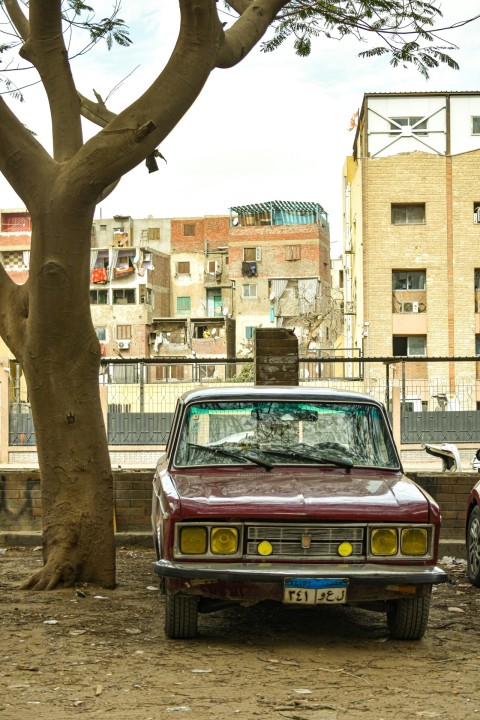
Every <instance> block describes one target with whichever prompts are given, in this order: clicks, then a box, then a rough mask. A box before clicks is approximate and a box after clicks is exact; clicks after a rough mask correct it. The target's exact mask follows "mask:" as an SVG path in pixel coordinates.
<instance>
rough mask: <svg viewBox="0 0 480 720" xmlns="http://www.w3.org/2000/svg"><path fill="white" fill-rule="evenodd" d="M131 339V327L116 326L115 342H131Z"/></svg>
mask: <svg viewBox="0 0 480 720" xmlns="http://www.w3.org/2000/svg"><path fill="white" fill-rule="evenodd" d="M131 339H132V326H131V325H117V340H131Z"/></svg>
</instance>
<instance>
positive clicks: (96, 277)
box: [90, 267, 108, 283]
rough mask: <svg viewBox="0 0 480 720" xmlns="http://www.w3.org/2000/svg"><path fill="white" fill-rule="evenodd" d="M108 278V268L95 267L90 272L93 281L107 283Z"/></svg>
mask: <svg viewBox="0 0 480 720" xmlns="http://www.w3.org/2000/svg"><path fill="white" fill-rule="evenodd" d="M107 279H108V278H107V268H104V267H103V268H93V270H92V271H91V273H90V282H91V283H106V282H107Z"/></svg>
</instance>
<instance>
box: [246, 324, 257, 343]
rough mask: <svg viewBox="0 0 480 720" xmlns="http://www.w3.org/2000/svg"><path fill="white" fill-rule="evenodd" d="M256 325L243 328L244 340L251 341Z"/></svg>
mask: <svg viewBox="0 0 480 720" xmlns="http://www.w3.org/2000/svg"><path fill="white" fill-rule="evenodd" d="M255 328H256V325H247V326H246V328H245V340H253V336H254V335H255Z"/></svg>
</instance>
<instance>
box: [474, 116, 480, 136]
mask: <svg viewBox="0 0 480 720" xmlns="http://www.w3.org/2000/svg"><path fill="white" fill-rule="evenodd" d="M472 135H480V115H473V116H472Z"/></svg>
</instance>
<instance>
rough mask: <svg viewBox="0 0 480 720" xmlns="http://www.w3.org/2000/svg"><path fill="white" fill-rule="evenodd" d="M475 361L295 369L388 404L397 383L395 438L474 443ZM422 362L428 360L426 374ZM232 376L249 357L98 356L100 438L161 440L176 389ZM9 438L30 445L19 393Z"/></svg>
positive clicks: (355, 361) (237, 376) (247, 368)
mask: <svg viewBox="0 0 480 720" xmlns="http://www.w3.org/2000/svg"><path fill="white" fill-rule="evenodd" d="M477 362H478V361H477V359H476V358H422V359H421V361H419V359H418V358H415V359H407V358H403V359H398V358H358V357H357V358H351V357H349V358H345V357H343V358H342V357H336V356H333V354H332V356H331V357H326V356H325V355H322V356H319V357H318V358H304V359H302V360H301V361H300V368H299V376H300V384H301V385H306V386H315V387H323V388H329V387H331V388H336V389H342V390H351V391H356V392H363V393H367V394H369V395H371V396H372V397H375V398H376V399H377V400H380V401H381V402H383V403H385V405H386V407H387V409H388V410H389V411H390V412H392V410H393V397H394V395H395V389H397V396H398V397H399V399H400V410H401V412H400V417H401V428H400V438H401V443H402V445H403V444H407V445H408V444H417V443H425V442H431V443H441V442H456V443H478V444H480V402H479V399H477V398H480V385H479V381H478V380H477V378H476V374H477ZM425 363H429V365H428V377H425V375H426V370H427V365H426V364H425ZM452 367H453V368H454V372H452ZM422 368H423V371H425V372H423V375H424V377H416V376H415V373H417V374H418V373H419V372H420V374H422ZM239 383H240V384H244V385H245V386H249V385H252V384H253V365H252V360H249V359H245V360H235V361H231V362H225V361H223V360H222V361H217V362H215V361H213V360H210V359H209V360H208V361H207V360H201V359H192V360H184V359H182V361H178V362H172V361H170V362H165V361H164V362H158V361H146V360H138V361H135V362H132V361H130V362H128V361H122V360H120V359H118V360H112V361H110V360H109V361H102V367H101V374H100V385H101V392H103V393H104V394H105V396H106V402H107V407H108V412H107V418H106V419H107V432H108V442H109V444H110V445H112V446H119V445H123V446H125V445H127V446H128V445H131V446H139V445H141V446H161V445H164V444H165V443H166V441H167V438H168V434H169V431H170V425H171V422H172V417H173V412H174V408H175V403H176V400H177V398H178V396H179V395H181V394H183V393H184V392H186V391H187V390H191V389H193V388H197V387H199V386H212V385H216V384H221V385H238V384H239ZM16 387H17V388H18V383H17V384H16ZM12 391H13V389H12ZM11 398H12V396H11ZM477 408H478V409H477ZM9 443H10V445H13V446H19V445H25V446H34V445H35V429H34V425H33V421H32V416H31V413H30V407H29V404H28V402H20V401H19V397H13V399H12V400H11V402H10V412H9Z"/></svg>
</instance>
